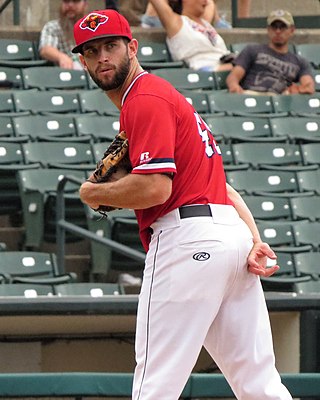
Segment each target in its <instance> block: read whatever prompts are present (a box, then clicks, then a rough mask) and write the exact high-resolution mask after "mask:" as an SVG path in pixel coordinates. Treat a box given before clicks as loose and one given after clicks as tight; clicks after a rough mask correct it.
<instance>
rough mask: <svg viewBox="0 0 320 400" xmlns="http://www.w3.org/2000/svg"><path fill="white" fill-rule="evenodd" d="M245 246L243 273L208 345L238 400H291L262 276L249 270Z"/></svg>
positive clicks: (212, 328)
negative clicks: (278, 366) (279, 361)
mask: <svg viewBox="0 0 320 400" xmlns="http://www.w3.org/2000/svg"><path fill="white" fill-rule="evenodd" d="M243 250H245V249H242V251H241V248H240V252H239V263H240V265H241V267H240V270H239V275H238V277H237V280H236V281H235V285H234V287H233V290H232V291H231V292H230V293H229V295H228V297H227V298H226V299H225V300H224V302H223V304H222V306H221V308H220V310H219V313H218V315H217V316H216V319H215V320H214V322H213V324H212V326H211V328H210V330H209V332H208V335H207V338H206V340H205V347H206V349H207V351H208V352H209V354H210V355H211V356H212V357H213V358H214V359H215V361H216V363H217V364H218V366H219V368H220V369H221V371H222V373H223V374H224V375H225V377H226V379H227V380H228V382H229V384H230V386H231V387H232V389H233V391H234V393H235V395H236V397H237V399H238V400H269V399H270V400H291V399H292V397H291V395H290V393H289V392H288V390H287V389H286V388H285V386H284V385H283V384H282V383H281V380H280V375H279V373H278V371H277V370H276V368H275V359H274V350H273V342H272V333H271V327H270V321H269V314H268V310H267V307H266V303H265V298H264V294H263V290H262V287H261V284H260V279H259V278H258V277H257V276H255V275H253V274H250V273H248V272H247V263H246V259H247V256H246V254H247V252H246V251H243Z"/></svg>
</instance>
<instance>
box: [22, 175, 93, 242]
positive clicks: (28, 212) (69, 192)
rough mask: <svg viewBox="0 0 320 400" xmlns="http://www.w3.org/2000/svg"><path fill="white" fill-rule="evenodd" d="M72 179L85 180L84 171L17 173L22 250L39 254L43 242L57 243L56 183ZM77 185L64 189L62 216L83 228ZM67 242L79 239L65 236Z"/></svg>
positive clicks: (82, 214)
mask: <svg viewBox="0 0 320 400" xmlns="http://www.w3.org/2000/svg"><path fill="white" fill-rule="evenodd" d="M65 176H73V177H75V178H78V179H79V180H80V181H84V180H85V178H86V173H85V171H82V170H78V169H74V170H72V169H59V168H51V169H47V168H39V169H35V170H23V171H18V173H17V177H18V184H19V192H20V198H21V203H22V213H23V224H24V227H25V239H24V243H23V245H24V246H25V248H31V249H34V250H38V249H39V248H40V246H41V244H42V243H43V241H50V242H55V241H56V193H57V186H58V183H59V181H60V180H61V179H62V178H63V177H65ZM78 191H79V184H75V183H71V182H68V183H67V184H66V186H65V190H64V192H65V194H64V197H65V212H66V218H68V220H69V221H70V222H72V221H77V222H80V225H81V224H82V226H83V225H84V223H83V222H85V215H84V210H83V204H82V202H81V201H80V198H79V193H78ZM66 240H68V241H75V240H79V238H76V239H75V237H74V235H67V236H66Z"/></svg>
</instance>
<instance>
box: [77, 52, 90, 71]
mask: <svg viewBox="0 0 320 400" xmlns="http://www.w3.org/2000/svg"><path fill="white" fill-rule="evenodd" d="M79 60H80V62H81V64H82V66H83V69H84V70H85V71H87V70H88V68H87V64H86V62H85V59H84V57H83V55H82V54H79Z"/></svg>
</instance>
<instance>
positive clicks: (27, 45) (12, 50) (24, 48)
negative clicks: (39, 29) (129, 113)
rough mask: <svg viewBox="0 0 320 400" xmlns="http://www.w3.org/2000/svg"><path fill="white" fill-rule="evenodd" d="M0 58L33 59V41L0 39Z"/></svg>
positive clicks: (11, 59) (10, 59) (9, 59)
mask: <svg viewBox="0 0 320 400" xmlns="http://www.w3.org/2000/svg"><path fill="white" fill-rule="evenodd" d="M0 59H1V60H8V61H18V60H34V59H35V52H34V47H33V42H32V41H29V40H22V39H15V38H10V39H3V38H2V39H0Z"/></svg>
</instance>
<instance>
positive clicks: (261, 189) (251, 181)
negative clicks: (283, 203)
mask: <svg viewBox="0 0 320 400" xmlns="http://www.w3.org/2000/svg"><path fill="white" fill-rule="evenodd" d="M226 175H227V181H228V182H229V183H230V185H231V186H233V187H234V188H235V189H236V190H238V191H240V192H241V193H245V194H266V193H277V194H278V195H284V196H288V195H289V194H290V193H292V194H293V193H298V192H299V187H298V182H297V176H296V173H295V172H294V171H271V170H270V171H269V170H246V171H227V174H226Z"/></svg>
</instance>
